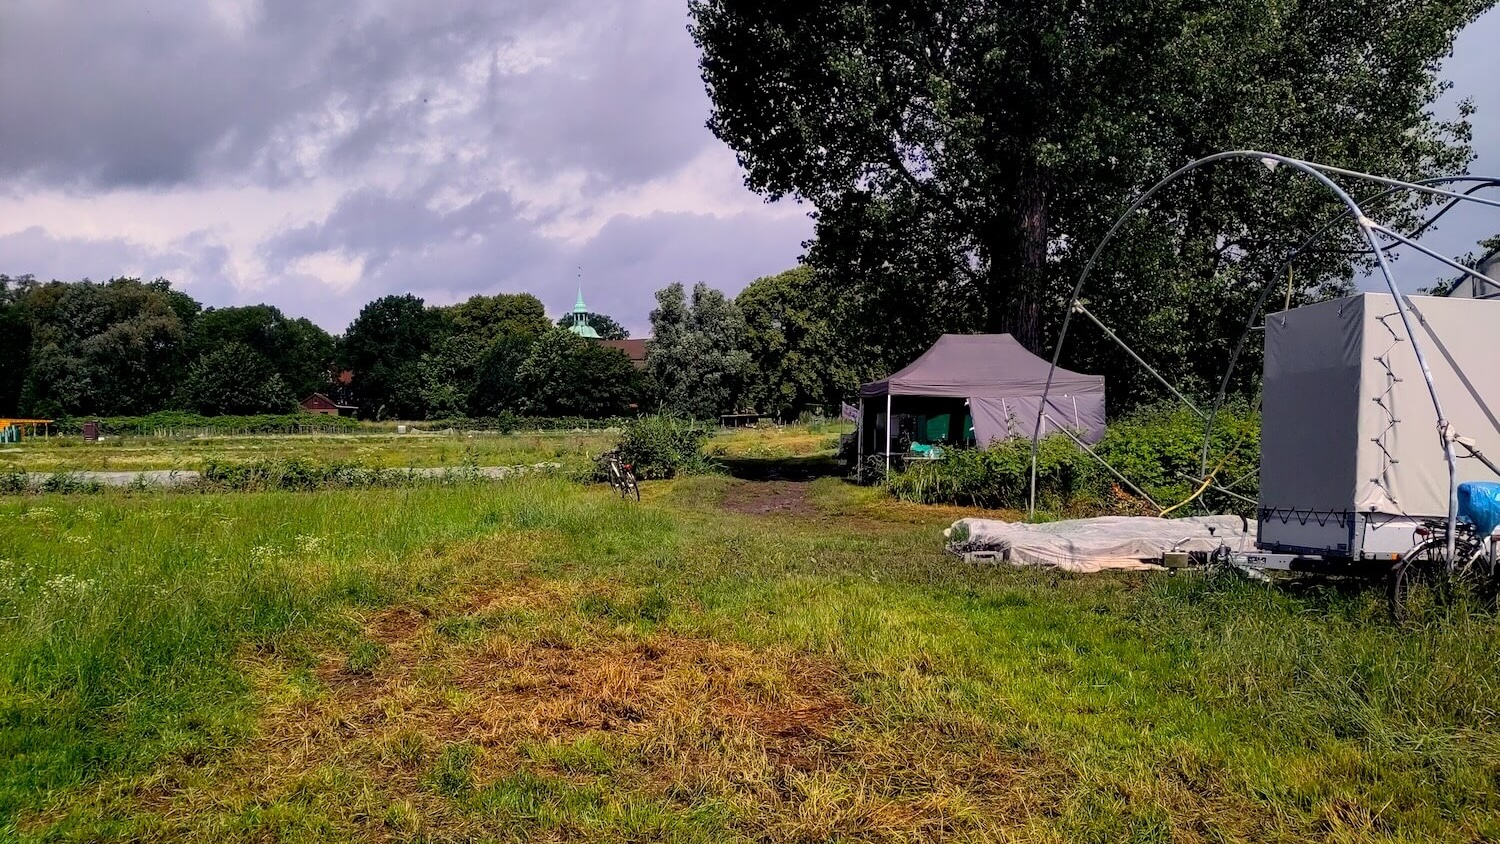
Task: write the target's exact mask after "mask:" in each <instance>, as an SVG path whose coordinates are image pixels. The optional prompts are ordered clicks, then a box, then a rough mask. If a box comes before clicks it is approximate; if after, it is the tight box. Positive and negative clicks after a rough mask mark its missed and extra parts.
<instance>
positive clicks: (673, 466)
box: [619, 416, 712, 480]
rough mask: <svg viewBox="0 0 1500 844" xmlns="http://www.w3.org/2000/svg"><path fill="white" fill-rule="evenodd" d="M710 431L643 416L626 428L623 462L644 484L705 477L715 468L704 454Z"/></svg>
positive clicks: (622, 437)
mask: <svg viewBox="0 0 1500 844" xmlns="http://www.w3.org/2000/svg"><path fill="white" fill-rule="evenodd" d="M709 433H710V432H709V429H708V428H707V427H705V426H704V425H702V424H700V423H698V422H693V421H690V420H686V419H678V418H675V417H671V416H642V417H641V418H639V419H634V420H631V421H630V422H627V423H626V424H625V429H624V430H623V431H622V432H621V434H620V445H619V451H620V459H622V460H623V461H625V462H626V463H630V464H633V465H634V466H635V476H636V477H637V478H640V479H641V480H655V479H662V478H672V477H676V476H677V475H693V474H702V473H704V472H707V471H709V470H710V469H711V468H712V466H711V464H710V463H709V461H708V458H706V457H705V456H704V454H703V446H704V444H705V443H707V442H708V437H709Z"/></svg>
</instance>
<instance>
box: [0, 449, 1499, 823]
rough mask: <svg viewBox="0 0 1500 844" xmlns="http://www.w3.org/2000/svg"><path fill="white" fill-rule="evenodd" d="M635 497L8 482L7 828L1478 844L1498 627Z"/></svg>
mask: <svg viewBox="0 0 1500 844" xmlns="http://www.w3.org/2000/svg"><path fill="white" fill-rule="evenodd" d="M830 437H832V438H833V441H835V442H836V437H837V432H836V430H833V429H829V430H827V431H822V432H809V431H806V430H805V429H804V430H798V429H771V430H759V431H750V432H730V433H726V434H722V435H720V437H718V438H716V439H715V440H714V442H713V443H712V444H711V446H710V449H711V450H713V449H715V448H717V449H719V451H720V452H721V454H722V456H724V457H726V458H728V459H730V460H733V459H736V458H743V459H745V460H773V459H777V458H787V459H795V458H808V457H816V456H819V455H823V454H825V453H826V452H827V451H828V450H829V449H830V448H831V446H830V444H829V438H830ZM400 442H401V443H402V444H403V445H402V447H406V446H405V445H404V443H406V442H407V441H406V440H401V441H400ZM293 446H300V444H299V443H293V444H288V445H287V447H293ZM549 447H550V446H549ZM391 459H397V458H391ZM536 459H540V458H536ZM531 460H532V459H531V458H527V459H523V460H517V461H515V462H529V461H531ZM67 468H77V467H67ZM643 498H644V500H643V501H642V502H641V503H640V504H635V503H633V502H622V501H620V500H619V499H618V498H616V497H614V496H612V495H610V494H609V491H608V489H607V488H602V487H588V486H584V485H580V484H576V483H573V482H570V481H567V480H565V479H563V478H560V477H547V478H544V477H538V478H526V479H522V480H517V481H511V482H506V483H500V484H469V485H449V486H431V487H421V486H419V487H412V488H404V489H367V490H327V491H321V492H309V493H291V492H255V493H232V494H189V493H166V492H156V493H138V492H137V493H131V492H106V493H102V494H97V495H89V496H64V495H35V496H22V497H12V498H4V499H0V840H6V841H12V840H13V841H213V842H222V841H286V842H322V841H367V840H389V841H429V842H436V841H471V840H473V841H562V840H587V841H601V842H602V841H681V842H696V841H701V842H718V841H778V842H779V841H785V842H793V841H995V840H1001V841H1006V840H1008V841H1036V842H1079V841H1083V842H1089V841H1097V842H1118V841H1135V842H1167V841H1177V842H1200V841H1201V842H1226V841H1228V842H1259V841H1299V842H1300V841H1309V842H1310V841H1388V842H1418V841H1487V840H1495V839H1496V838H1497V837H1500V793H1497V784H1500V719H1497V715H1496V711H1495V700H1496V694H1497V691H1500V666H1497V665H1496V660H1495V655H1496V653H1497V652H1500V632H1497V626H1496V624H1495V621H1494V619H1493V618H1492V617H1488V616H1483V615H1470V614H1467V613H1465V612H1462V611H1454V612H1453V613H1451V614H1450V615H1448V616H1446V617H1444V618H1441V619H1438V620H1434V621H1433V622H1432V623H1431V624H1430V625H1429V626H1428V627H1426V628H1425V629H1421V630H1418V631H1401V630H1397V629H1395V628H1393V627H1391V626H1390V625H1388V624H1387V623H1385V621H1384V615H1383V605H1382V601H1381V596H1379V595H1378V594H1373V593H1370V592H1367V591H1360V590H1357V589H1340V588H1334V587H1332V586H1330V585H1328V584H1314V585H1303V586H1300V587H1297V588H1279V589H1269V588H1266V587H1262V586H1257V585H1254V584H1245V583H1240V582H1236V581H1232V580H1218V579H1208V578H1204V577H1200V576H1192V575H1184V576H1178V577H1167V576H1165V575H1129V576H1068V575H1063V574H1058V573H1051V572H1038V571H1023V570H1013V569H1009V568H993V567H982V568H981V567H972V566H968V565H964V564H962V563H959V562H957V561H955V560H954V559H953V558H951V557H948V556H946V555H945V554H943V552H942V550H941V546H940V536H939V534H938V531H939V529H940V528H942V527H943V526H945V525H946V524H947V523H948V522H949V521H951V520H952V519H953V518H956V517H957V516H959V515H962V514H963V513H964V512H965V511H962V510H959V509H956V508H948V507H936V506H925V505H918V504H911V503H903V502H897V501H893V500H891V499H890V498H889V497H887V496H886V495H885V494H884V493H883V492H882V491H881V490H877V489H866V488H858V487H853V486H850V485H847V484H844V483H843V482H841V481H839V480H836V479H832V478H823V479H820V480H815V481H812V482H807V483H790V482H787V481H781V480H772V481H747V480H739V479H735V478H731V477H727V476H717V477H696V478H681V479H677V480H674V481H663V482H653V483H647V484H645V485H644V490H643Z"/></svg>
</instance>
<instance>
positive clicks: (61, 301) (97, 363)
mask: <svg viewBox="0 0 1500 844" xmlns="http://www.w3.org/2000/svg"><path fill="white" fill-rule="evenodd" d="M183 298H184V297H182V296H180V295H177V294H176V291H172V290H171V289H170V287H169V286H167V284H166V283H165V282H161V281H158V282H152V283H142V282H141V281H140V280H139V279H128V278H117V279H113V280H111V281H108V282H105V283H102V284H99V283H94V282H89V281H82V282H77V283H71V284H69V283H64V282H60V281H54V282H50V283H48V284H43V285H38V286H36V287H34V288H31V289H30V290H29V291H28V292H27V293H26V295H25V298H24V307H25V310H26V313H27V315H28V320H29V322H30V324H31V365H30V368H29V370H28V371H27V375H26V382H25V386H24V388H23V392H22V401H21V404H22V409H23V410H25V411H26V412H29V413H34V414H38V415H45V416H53V415H65V414H66V415H83V414H99V415H110V414H135V413H149V412H151V411H154V410H160V409H162V408H163V407H166V406H168V404H169V402H170V398H171V396H172V394H173V393H174V391H175V388H176V385H177V381H178V379H179V378H180V377H181V375H182V372H183V369H184V367H185V365H186V361H187V355H186V339H187V331H186V329H185V327H184V325H183V318H182V315H183V314H189V315H190V314H191V313H192V312H193V310H194V309H192V308H187V307H185V303H184V302H183ZM189 301H190V300H189Z"/></svg>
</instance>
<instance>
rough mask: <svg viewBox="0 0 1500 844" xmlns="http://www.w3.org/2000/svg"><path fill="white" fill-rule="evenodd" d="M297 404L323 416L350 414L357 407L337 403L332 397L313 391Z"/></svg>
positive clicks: (305, 409)
mask: <svg viewBox="0 0 1500 844" xmlns="http://www.w3.org/2000/svg"><path fill="white" fill-rule="evenodd" d="M298 404H300V405H302V409H303V410H304V411H306V412H308V413H319V414H323V415H325V416H352V415H353V414H354V411H355V410H357V409H358V408H356V407H354V406H353V405H347V404H338V403H337V402H335V401H334V400H333V399H331V398H329V397H327V396H325V395H323V394H322V393H313V394H312V395H310V396H308V397H307V398H305V399H303V400H302V401H301V402H298Z"/></svg>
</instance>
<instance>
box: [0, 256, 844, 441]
mask: <svg viewBox="0 0 1500 844" xmlns="http://www.w3.org/2000/svg"><path fill="white" fill-rule="evenodd" d="M816 290H817V288H816V286H815V285H814V284H813V283H812V276H811V272H810V271H809V270H807V269H806V268H799V269H794V270H791V271H788V272H786V273H782V274H780V275H777V276H771V277H767V278H763V279H758V280H756V281H754V282H752V283H751V284H750V285H749V286H748V287H747V288H746V289H745V290H744V291H743V292H741V293H740V295H739V296H738V297H737V298H730V297H728V296H726V295H725V294H724V293H722V292H721V291H719V290H716V289H714V288H711V287H709V286H707V285H705V284H698V285H696V286H694V287H693V288H692V289H691V291H689V290H688V289H686V288H685V287H684V286H683V285H682V284H672V285H669V286H668V287H666V288H664V289H662V290H660V291H658V293H657V294H656V307H655V309H654V310H653V311H652V312H651V326H652V333H653V335H654V337H653V339H651V340H650V342H648V344H647V355H646V365H645V368H644V369H638V368H637V367H636V366H635V365H634V364H633V363H632V362H631V360H630V359H629V357H628V356H627V355H626V354H625V353H624V352H623V351H621V350H620V349H618V348H614V347H610V346H608V345H605V344H603V343H601V342H600V341H597V340H593V339H586V338H583V337H579V336H577V335H575V334H574V333H573V332H571V331H569V330H568V327H569V326H570V325H571V324H572V319H573V318H572V316H571V315H568V316H564V317H563V318H561V319H558V320H555V321H554V320H552V319H550V318H549V317H548V316H547V313H546V309H545V307H544V306H543V304H542V302H541V301H540V300H539V299H537V298H536V297H535V296H533V295H531V294H528V293H501V294H496V295H476V296H473V297H470V298H469V299H468V300H467V301H464V302H459V303H457V304H453V305H429V304H426V303H425V302H424V301H423V300H422V299H420V298H418V297H417V296H413V295H410V294H403V295H391V296H383V297H380V298H378V299H375V300H374V301H371V302H369V303H368V304H366V305H365V306H364V307H363V308H362V309H361V310H360V312H359V315H358V316H357V317H355V319H354V320H353V321H352V322H351V323H350V324H349V326H348V328H347V329H346V330H345V331H344V332H343V334H341V335H338V336H334V335H332V334H330V333H329V332H327V331H325V330H323V329H322V328H320V327H319V326H317V325H316V324H314V323H313V322H311V321H310V320H308V319H306V318H302V317H290V316H288V315H286V314H284V313H282V311H281V310H280V309H279V308H277V307H275V306H273V305H264V304H262V305H249V306H243V307H225V308H215V307H207V308H205V307H203V306H202V305H201V304H200V303H199V302H197V301H196V300H194V299H193V298H192V297H191V296H189V295H188V294H186V293H184V292H183V291H180V290H176V289H174V288H173V287H172V286H171V284H170V283H169V282H168V281H166V280H164V279H157V280H155V281H142V280H139V279H131V278H116V279H111V280H109V281H105V282H92V281H87V280H85V281H79V282H61V281H50V282H45V283H43V282H38V281H37V280H35V279H34V278H31V277H29V276H22V277H16V278H12V277H9V276H0V360H3V361H4V366H3V368H0V378H3V380H0V415H15V414H23V415H27V416H38V417H47V418H66V417H79V416H126V415H143V414H147V413H152V412H156V411H161V410H183V411H190V412H195V413H201V414H205V415H224V414H262V413H284V412H288V411H291V410H294V409H295V408H296V405H297V403H298V401H299V400H301V399H302V398H304V397H306V396H308V395H310V394H311V393H314V392H322V393H325V394H327V395H329V396H330V397H332V398H333V399H334V400H335V401H336V402H340V403H349V404H352V405H354V406H355V407H357V409H358V413H359V415H361V416H363V417H366V418H399V419H415V420H420V419H446V418H453V417H491V416H501V415H506V414H510V415H522V416H525V415H529V416H553V417H564V416H576V417H586V418H606V417H614V416H622V415H629V414H631V413H636V412H655V411H666V412H670V413H676V414H680V415H687V416H692V417H696V418H712V417H714V416H716V415H718V414H721V413H726V412H732V411H739V410H746V409H755V410H759V411H762V412H767V413H771V414H774V415H777V416H781V417H784V418H786V417H794V416H796V415H798V414H799V413H801V412H803V411H805V410H808V409H812V408H824V409H827V408H836V407H837V403H838V401H839V400H840V398H841V397H843V396H844V395H846V394H847V393H848V392H849V391H850V390H851V389H852V388H853V387H854V386H855V383H854V382H855V379H854V377H853V370H852V369H850V368H849V367H847V366H845V365H843V364H842V363H841V361H842V360H843V352H842V351H841V345H840V344H836V343H834V342H832V341H833V333H832V330H831V327H830V324H829V322H828V320H827V319H826V316H825V313H824V312H825V309H824V308H823V307H822V306H821V305H819V304H818V303H816V302H814V301H813V300H812V299H811V298H810V297H811V296H812V294H813V293H815V292H816ZM584 319H585V321H586V322H588V323H589V324H590V325H591V326H592V327H593V328H594V329H595V331H596V332H597V333H598V334H599V336H600V338H602V339H603V340H618V339H626V338H628V337H629V332H628V331H626V330H625V328H624V327H623V326H621V325H620V323H619V322H618V321H616V320H614V319H613V318H611V317H609V316H608V315H605V314H595V313H591V314H586V315H585V316H584Z"/></svg>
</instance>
